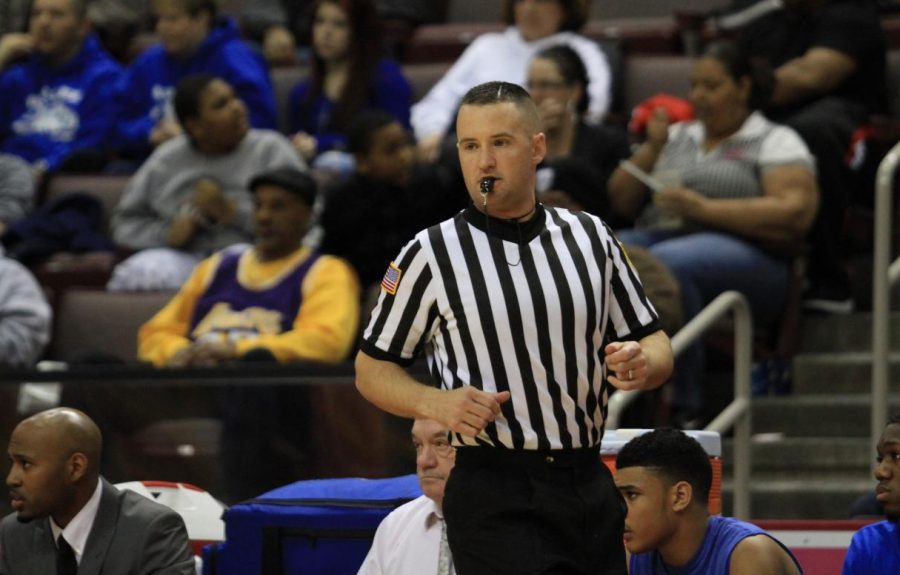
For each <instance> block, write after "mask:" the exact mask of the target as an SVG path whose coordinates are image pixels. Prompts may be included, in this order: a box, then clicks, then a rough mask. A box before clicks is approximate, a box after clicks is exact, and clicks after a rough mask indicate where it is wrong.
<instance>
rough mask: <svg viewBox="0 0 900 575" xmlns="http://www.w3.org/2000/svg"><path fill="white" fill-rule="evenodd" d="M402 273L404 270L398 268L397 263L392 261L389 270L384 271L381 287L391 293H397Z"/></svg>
mask: <svg viewBox="0 0 900 575" xmlns="http://www.w3.org/2000/svg"><path fill="white" fill-rule="evenodd" d="M401 275H403V270H401V269H400V268H398V267H397V264H395V263H394V262H391V265H389V266H388V269H387V271H386V272H384V279H382V280H381V289H383V290H384V291H386V292H388V293H389V294H391V295H396V294H397V285H399V284H400V276H401Z"/></svg>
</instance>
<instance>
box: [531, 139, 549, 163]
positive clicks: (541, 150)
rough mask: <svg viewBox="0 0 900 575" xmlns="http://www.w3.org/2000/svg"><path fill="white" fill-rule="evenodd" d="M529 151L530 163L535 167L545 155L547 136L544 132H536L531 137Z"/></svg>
mask: <svg viewBox="0 0 900 575" xmlns="http://www.w3.org/2000/svg"><path fill="white" fill-rule="evenodd" d="M531 152H532V154H531V163H532V165H534V166H535V167H537V165H538V164H540V163H541V162H543V161H544V157H545V156H546V155H547V138H546V136H544V132H538V133H537V134H535V135H534V136H532V137H531Z"/></svg>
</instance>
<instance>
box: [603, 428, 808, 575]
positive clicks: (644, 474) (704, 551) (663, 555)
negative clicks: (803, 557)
mask: <svg viewBox="0 0 900 575" xmlns="http://www.w3.org/2000/svg"><path fill="white" fill-rule="evenodd" d="M712 475H713V473H712V466H711V465H710V463H709V456H708V455H707V454H706V451H704V450H703V447H702V446H701V445H700V443H698V442H697V440H695V439H693V438H692V437H688V436H687V435H686V434H685V433H684V432H682V431H678V430H676V429H657V430H654V431H650V432H648V433H645V434H643V435H639V436H638V437H635V438H634V439H632V440H631V441H629V442H628V443H626V444H625V446H624V447H622V450H621V451H620V452H619V454H618V456H617V457H616V474H615V482H616V487H618V488H619V492H621V494H622V497H623V498H624V499H625V503H626V504H627V505H628V514H627V515H626V516H625V548H626V549H627V550H628V552H629V559H628V567H629V569H628V572H629V573H630V574H631V575H664V574H666V573H684V574H685V575H699V574H701V573H704V574H707V573H710V574H711V573H715V574H716V575H730V574H732V573H734V574H738V573H753V574H754V575H801V574H802V573H803V570H802V568H801V567H800V563H799V562H798V561H797V559H796V558H795V557H794V556H793V554H792V553H791V552H790V550H789V549H788V548H787V547H785V545H784V544H783V543H781V542H780V541H778V540H777V539H775V538H774V537H772V536H771V535H769V534H768V533H766V532H765V531H763V530H762V529H760V528H759V527H757V526H756V525H753V524H752V523H747V522H745V521H739V520H737V519H733V518H731V517H722V516H721V515H715V516H710V514H709V508H708V500H709V491H710V488H711V487H712Z"/></svg>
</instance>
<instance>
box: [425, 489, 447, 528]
mask: <svg viewBox="0 0 900 575" xmlns="http://www.w3.org/2000/svg"><path fill="white" fill-rule="evenodd" d="M428 503H429V504H430V505H431V511H430V512H429V513H428V514H427V515H426V516H425V528H426V529H429V528H431V527H432V526H433V525H435V524H437V523H440V522H441V521H443V520H444V511H443V509H441V507H440V506H439V505H438V504H437V503H435V502H434V499H431V498H430V497H429V498H428Z"/></svg>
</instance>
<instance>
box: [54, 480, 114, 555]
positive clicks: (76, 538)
mask: <svg viewBox="0 0 900 575" xmlns="http://www.w3.org/2000/svg"><path fill="white" fill-rule="evenodd" d="M102 492H103V483H102V482H101V481H100V480H99V479H98V480H97V488H96V489H94V494H93V495H91V498H90V499H88V502H87V503H85V504H84V507H82V508H81V511H79V512H78V513H77V514H76V515H75V517H73V518H72V520H71V521H69V524H68V525H66V528H65V529H61V528H60V527H59V525H57V524H56V522H55V521H53V518H52V517H51V518H50V530H51V531H52V532H53V540H54V541H56V540H57V539H58V538H59V534H60V533H62V536H63V537H65V538H66V542H68V544H69V546H70V547H71V548H72V550H73V551H75V559H76V561H78V563H79V564H81V555H82V554H83V553H84V546H85V545H86V544H87V538H88V535H90V534H91V528H92V527H93V526H94V519H96V517H97V510H98V509H100V495H101V494H102Z"/></svg>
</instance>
